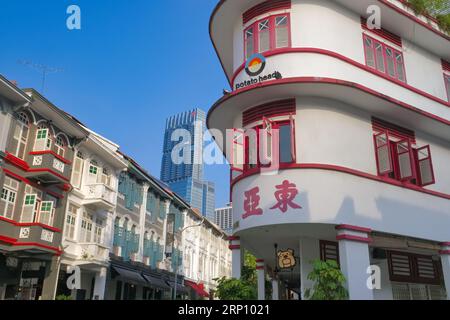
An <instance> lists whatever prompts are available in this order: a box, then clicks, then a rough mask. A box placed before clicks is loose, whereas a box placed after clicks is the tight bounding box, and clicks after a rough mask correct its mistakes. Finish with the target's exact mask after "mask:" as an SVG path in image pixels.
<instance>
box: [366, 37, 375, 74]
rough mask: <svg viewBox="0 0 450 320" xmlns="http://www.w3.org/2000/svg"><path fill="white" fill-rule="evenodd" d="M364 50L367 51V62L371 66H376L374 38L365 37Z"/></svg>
mask: <svg viewBox="0 0 450 320" xmlns="http://www.w3.org/2000/svg"><path fill="white" fill-rule="evenodd" d="M364 50H365V51H366V64H367V65H368V66H369V67H372V68H375V56H374V52H373V42H372V39H369V38H365V40H364Z"/></svg>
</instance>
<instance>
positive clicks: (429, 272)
mask: <svg viewBox="0 0 450 320" xmlns="http://www.w3.org/2000/svg"><path fill="white" fill-rule="evenodd" d="M415 267H416V273H417V274H416V277H417V279H418V280H419V282H421V283H439V274H438V271H437V268H436V264H435V261H433V259H432V258H431V257H426V256H417V257H415Z"/></svg>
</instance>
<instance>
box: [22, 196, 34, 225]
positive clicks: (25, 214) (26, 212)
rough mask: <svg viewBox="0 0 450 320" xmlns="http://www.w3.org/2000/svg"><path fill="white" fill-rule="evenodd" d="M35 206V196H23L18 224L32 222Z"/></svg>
mask: <svg viewBox="0 0 450 320" xmlns="http://www.w3.org/2000/svg"><path fill="white" fill-rule="evenodd" d="M35 206H36V195H30V194H25V198H24V205H23V207H22V217H21V220H20V222H34V209H35Z"/></svg>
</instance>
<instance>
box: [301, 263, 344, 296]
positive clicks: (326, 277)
mask: <svg viewBox="0 0 450 320" xmlns="http://www.w3.org/2000/svg"><path fill="white" fill-rule="evenodd" d="M311 263H312V264H313V270H312V271H311V273H310V274H309V275H308V279H309V280H311V281H314V287H313V291H314V292H313V293H311V290H310V289H306V291H305V297H306V298H307V299H310V300H346V299H348V292H347V289H346V288H345V287H344V283H345V277H344V275H343V274H342V272H341V270H339V266H338V265H337V263H336V262H335V261H331V260H327V261H322V260H314V261H312V262H311Z"/></svg>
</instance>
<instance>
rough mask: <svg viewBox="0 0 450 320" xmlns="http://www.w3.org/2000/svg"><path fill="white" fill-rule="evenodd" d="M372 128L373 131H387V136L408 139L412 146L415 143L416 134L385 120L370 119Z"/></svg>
mask: <svg viewBox="0 0 450 320" xmlns="http://www.w3.org/2000/svg"><path fill="white" fill-rule="evenodd" d="M372 128H373V130H374V131H388V134H389V135H394V136H396V137H398V138H401V139H405V138H408V139H409V140H410V141H411V142H412V143H413V144H414V143H416V134H415V132H414V131H412V130H409V129H406V128H403V127H400V126H398V125H396V124H393V123H390V122H387V121H385V120H382V119H379V118H375V117H372Z"/></svg>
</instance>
